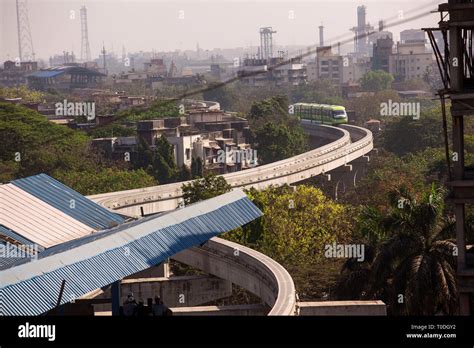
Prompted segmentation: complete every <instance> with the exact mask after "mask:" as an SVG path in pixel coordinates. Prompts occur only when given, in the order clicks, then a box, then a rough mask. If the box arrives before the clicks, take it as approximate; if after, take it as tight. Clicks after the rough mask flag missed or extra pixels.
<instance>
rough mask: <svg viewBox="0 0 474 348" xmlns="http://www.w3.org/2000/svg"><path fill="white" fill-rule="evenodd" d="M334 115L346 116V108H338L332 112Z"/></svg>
mask: <svg viewBox="0 0 474 348" xmlns="http://www.w3.org/2000/svg"><path fill="white" fill-rule="evenodd" d="M332 116H333V117H334V118H345V117H346V116H347V115H346V112H345V111H344V110H336V111H333V112H332Z"/></svg>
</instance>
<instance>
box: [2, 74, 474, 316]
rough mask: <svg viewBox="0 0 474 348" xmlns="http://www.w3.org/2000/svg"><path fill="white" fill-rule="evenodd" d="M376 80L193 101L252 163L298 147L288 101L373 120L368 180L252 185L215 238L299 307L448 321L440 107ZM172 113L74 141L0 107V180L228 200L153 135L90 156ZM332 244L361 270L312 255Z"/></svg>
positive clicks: (449, 220) (223, 187) (224, 90)
mask: <svg viewBox="0 0 474 348" xmlns="http://www.w3.org/2000/svg"><path fill="white" fill-rule="evenodd" d="M387 75H388V74H385V73H381V72H379V71H376V72H372V73H369V74H367V75H366V76H364V78H363V80H362V87H363V88H364V90H365V91H369V92H370V93H366V94H365V95H363V96H361V97H359V98H348V99H344V98H342V95H341V92H340V91H339V90H338V89H337V88H335V87H334V86H333V85H332V84H331V83H330V82H329V81H324V80H323V81H317V82H311V83H310V84H308V85H305V86H280V87H276V86H269V87H265V88H249V87H245V88H244V87H243V86H242V85H241V84H240V83H233V84H230V85H226V86H221V87H218V88H210V89H209V90H208V91H205V92H204V93H203V96H204V99H206V100H215V101H218V102H220V103H221V106H222V107H223V108H225V109H226V110H229V111H236V112H239V115H240V116H243V117H246V118H247V119H248V120H249V124H250V128H251V130H252V139H251V141H252V143H253V144H252V145H253V146H254V147H255V148H256V149H257V150H258V156H259V163H260V164H264V163H270V162H273V161H278V160H280V159H284V158H288V157H291V156H294V155H296V154H300V153H302V152H304V151H306V150H308V145H307V139H306V136H305V134H304V133H303V132H302V129H301V128H300V126H299V124H298V121H297V120H296V119H295V118H294V117H292V116H291V115H289V113H288V106H289V104H290V103H294V102H300V101H307V102H316V103H328V104H341V105H344V106H346V108H347V109H348V110H353V111H355V112H356V117H355V119H353V121H354V122H355V123H356V124H357V125H360V126H364V124H365V122H366V121H367V120H368V119H370V118H376V119H379V120H381V121H382V131H381V132H380V134H378V135H376V147H377V148H378V150H379V151H378V153H377V155H375V154H374V153H373V154H371V159H370V164H369V167H368V172H367V173H366V174H365V175H364V176H363V177H362V178H361V179H360V180H359V182H358V183H357V186H356V187H350V188H349V187H348V188H347V190H346V192H345V193H344V194H342V195H341V196H339V197H338V198H339V200H338V201H337V202H335V201H334V200H332V199H331V198H329V197H331V193H330V192H329V191H324V187H322V186H321V187H314V186H312V182H308V183H306V185H301V186H299V187H298V188H297V189H295V190H293V188H289V187H281V188H270V189H267V190H264V191H261V192H259V191H256V190H253V189H252V190H249V191H248V192H247V194H248V196H249V197H250V199H252V201H253V202H254V203H255V204H256V205H257V206H258V207H259V208H260V209H261V210H262V211H263V212H264V216H263V217H262V218H260V219H258V220H256V221H254V222H252V223H250V224H249V225H247V226H244V227H243V228H240V229H237V230H235V231H232V232H230V233H228V234H226V235H225V238H228V239H230V240H233V241H235V242H238V243H241V244H243V245H246V246H249V247H251V248H254V249H256V250H259V251H260V252H263V253H265V254H267V255H269V256H270V257H272V258H274V259H275V260H276V261H278V262H280V263H281V264H282V265H283V266H285V267H286V268H287V269H288V271H289V272H290V274H291V275H292V277H293V279H294V280H295V284H296V287H297V290H298V293H299V296H300V298H301V299H304V300H321V299H327V298H332V299H382V300H384V301H385V302H386V303H387V304H388V305H389V313H390V314H401V315H407V314H420V315H425V314H453V313H454V312H455V308H456V305H457V297H456V296H457V295H456V283H455V281H454V280H453V279H454V270H455V268H456V264H455V257H454V249H453V248H454V244H453V237H454V232H453V222H454V221H453V214H452V206H451V205H449V204H446V202H447V192H448V190H447V187H446V184H445V183H446V181H447V172H448V170H447V165H446V161H445V152H444V140H443V136H442V120H441V110H440V107H439V103H438V102H436V101H432V100H429V99H414V100H405V99H401V98H400V96H399V94H398V93H397V92H396V91H394V90H391V89H389V88H390V84H391V83H392V80H393V78H391V76H387ZM426 82H429V81H421V80H420V81H408V82H406V83H405V87H406V89H414V88H426ZM2 93H3V95H8V96H9V97H14V96H16V95H19V94H21V95H22V96H24V98H25V100H31V101H34V100H39V99H38V98H42V97H43V96H40V95H36V94H32V95H30V94H29V93H30V92H29V91H28V90H25V89H23V90H19V91H17V92H12V93H13V94H11V93H10V91H8V93H6V92H5V90H3V91H2V90H0V96H1V95H2ZM15 93H17V94H15ZM389 100H391V101H392V102H402V101H403V102H406V101H410V102H412V101H414V102H419V103H420V105H421V117H420V119H413V117H401V116H400V117H395V116H386V117H385V116H383V117H382V115H381V103H386V102H388V101H389ZM179 114H180V110H179V105H178V103H176V102H174V101H173V102H170V101H163V100H161V101H157V102H156V103H154V104H153V105H152V107H151V108H146V109H145V108H134V109H129V110H126V111H122V112H120V113H119V114H118V117H117V123H115V124H112V125H107V126H103V127H99V128H97V129H94V130H92V131H91V132H89V134H88V135H86V134H85V133H82V132H80V131H74V130H71V129H68V128H66V127H62V126H57V125H54V124H51V123H50V122H48V121H47V120H46V119H45V118H44V117H42V116H41V115H38V114H37V113H36V112H34V111H31V110H29V109H26V108H23V107H19V106H14V105H10V104H0V141H1V142H2V147H1V148H0V181H1V182H6V181H9V180H11V179H14V178H18V177H24V176H28V175H33V174H37V173H40V172H45V173H47V174H50V175H52V176H54V177H56V178H58V179H59V180H61V181H63V182H64V183H65V184H67V185H70V186H72V187H73V188H75V189H77V190H79V191H80V192H81V193H84V194H93V193H100V192H107V191H113V190H123V189H130V188H137V187H144V186H151V185H156V184H157V183H160V184H164V183H169V182H175V181H178V180H182V181H185V180H190V179H191V178H198V179H197V180H195V181H193V182H192V183H190V184H187V185H184V186H183V192H184V200H185V204H192V203H194V202H197V201H200V200H203V199H208V198H211V197H215V196H218V195H220V194H223V193H225V192H228V191H229V190H230V186H229V185H228V184H227V183H226V181H225V180H224V179H223V178H222V177H217V176H214V175H207V174H206V173H205V170H204V169H203V164H202V160H201V159H194V160H193V161H192V165H191V168H177V167H176V165H175V164H174V161H173V155H172V147H171V145H170V144H169V143H168V141H167V140H166V138H165V137H161V138H158V139H156V149H155V150H152V149H151V148H150V147H149V146H148V144H146V142H144V141H143V139H141V140H140V143H139V147H138V154H137V156H136V158H133V160H132V162H130V163H126V162H112V161H108V160H105V159H104V158H102V157H101V156H100V155H99V154H96V153H94V152H93V151H92V150H91V148H90V139H91V136H94V137H105V136H112V135H114V136H129V135H133V134H134V132H135V130H134V129H133V128H128V126H129V125H130V122H134V121H137V120H145V119H153V118H160V117H169V116H171V117H177V116H179ZM449 118H450V117H448V119H449ZM465 126H466V133H467V135H466V137H465V143H466V154H465V155H466V163H467V165H470V166H473V165H474V135H473V134H474V122H473V121H472V120H466V125H465ZM449 128H450V125H448V129H449ZM449 141H450V142H451V139H450V140H449ZM18 155H19V156H20V157H19V158H18ZM467 215H468V216H467V225H468V228H469V230H468V242H470V243H474V214H473V211H472V210H470V209H468V210H467ZM333 242H336V243H338V244H363V245H364V246H365V260H364V262H357V261H356V260H354V259H349V260H344V259H328V258H326V257H325V255H324V247H325V245H327V244H331V243H333ZM400 295H402V296H401V297H400Z"/></svg>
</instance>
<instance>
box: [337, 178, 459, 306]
mask: <svg viewBox="0 0 474 348" xmlns="http://www.w3.org/2000/svg"><path fill="white" fill-rule="evenodd" d="M389 199H390V202H391V209H390V211H389V212H388V213H387V215H386V216H385V217H382V218H380V217H375V218H376V219H377V220H376V224H375V225H376V226H377V228H379V229H382V230H384V231H385V232H386V234H387V235H386V237H385V238H384V239H383V242H382V243H379V245H378V247H377V251H376V253H375V258H374V259H373V261H372V262H370V264H368V265H365V266H364V267H366V269H367V270H368V273H369V275H368V276H367V279H366V287H364V290H363V292H362V293H361V295H362V296H361V297H365V298H378V299H383V300H385V301H386V303H387V304H388V305H389V308H390V311H391V312H392V313H393V314H406V315H434V314H455V312H456V309H457V303H458V298H457V285H456V273H455V270H456V256H457V254H456V252H457V249H456V244H455V241H454V240H451V239H446V238H447V236H449V235H451V234H452V232H453V226H454V224H453V221H446V220H445V219H444V218H443V210H444V191H443V190H441V189H436V188H435V187H434V186H432V187H431V190H429V191H428V192H426V193H424V194H423V195H422V196H421V199H420V201H418V202H417V200H416V199H415V198H414V197H413V196H412V195H411V194H410V193H409V192H408V190H406V189H405V188H403V187H402V188H400V189H398V190H396V191H394V192H392V193H391V194H390V195H389ZM359 267H360V266H359ZM346 279H347V278H346ZM341 284H345V283H344V281H342V282H341ZM356 284H357V282H356ZM346 287H347V283H346Z"/></svg>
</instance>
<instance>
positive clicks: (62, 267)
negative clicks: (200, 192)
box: [0, 190, 262, 315]
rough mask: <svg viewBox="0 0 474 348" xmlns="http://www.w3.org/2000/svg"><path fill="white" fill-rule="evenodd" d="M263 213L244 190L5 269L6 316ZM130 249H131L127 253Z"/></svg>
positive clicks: (45, 305) (111, 278)
mask: <svg viewBox="0 0 474 348" xmlns="http://www.w3.org/2000/svg"><path fill="white" fill-rule="evenodd" d="M261 215H262V212H261V211H260V210H259V209H258V208H257V207H256V206H255V205H254V204H253V203H252V202H251V201H250V200H249V199H248V198H247V196H246V195H245V194H244V193H243V192H242V191H241V190H235V191H233V192H230V193H227V194H224V195H222V196H219V197H216V198H213V199H210V200H207V201H203V202H200V203H196V204H193V205H191V206H188V207H186V208H183V209H179V210H175V211H173V212H170V213H167V214H162V215H158V216H151V217H148V218H143V219H141V220H138V221H134V222H130V223H125V224H123V225H121V226H118V227H115V228H112V229H109V230H106V231H103V232H100V233H97V234H94V235H92V236H86V237H83V238H80V239H75V240H71V241H70V242H67V243H64V244H61V245H58V246H56V247H53V248H50V249H48V250H45V251H43V252H40V253H39V254H38V255H37V260H36V261H35V262H28V261H29V260H21V261H19V262H17V263H14V264H13V265H12V264H9V265H7V266H5V267H4V268H3V269H1V270H0V277H1V279H2V283H1V285H0V286H1V291H2V294H4V296H3V302H2V305H3V307H2V314H4V315H39V314H42V313H45V312H47V311H49V310H51V309H53V308H54V307H55V305H56V302H57V301H58V292H59V289H60V288H61V287H62V284H63V285H64V286H63V290H64V292H63V296H62V298H61V299H60V304H65V303H67V302H70V301H71V300H73V299H77V298H79V297H81V296H83V295H85V294H87V293H90V292H91V291H93V290H95V289H98V288H102V287H105V286H107V285H109V284H112V283H114V282H117V281H119V280H121V279H123V278H125V277H127V276H130V275H132V274H134V273H137V272H140V271H143V270H145V269H147V268H150V267H152V266H155V265H157V264H159V263H161V262H162V261H164V260H166V259H167V258H168V257H170V256H172V255H174V254H176V253H178V252H180V251H182V250H185V249H187V248H190V247H192V246H198V245H200V244H203V243H204V242H206V241H208V240H209V239H210V238H212V237H214V236H217V235H219V234H221V233H225V232H228V231H231V230H233V229H235V228H237V227H240V226H242V225H245V224H247V223H249V222H251V221H252V220H254V219H256V218H258V217H260V216H261ZM124 250H129V253H126V252H124Z"/></svg>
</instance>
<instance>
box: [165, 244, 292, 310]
mask: <svg viewBox="0 0 474 348" xmlns="http://www.w3.org/2000/svg"><path fill="white" fill-rule="evenodd" d="M171 258H172V259H174V260H176V261H179V262H182V263H184V264H187V265H190V266H193V267H195V268H198V269H201V270H203V271H205V272H206V273H209V274H213V275H215V276H217V277H220V278H225V279H228V280H230V281H231V282H232V283H233V284H237V285H239V286H241V287H243V288H244V289H247V290H248V291H250V292H251V293H253V294H255V295H257V296H258V297H260V298H261V299H262V301H263V302H264V303H265V304H266V305H268V306H269V307H271V311H270V313H269V315H294V314H295V305H296V290H295V285H294V283H293V279H292V278H291V276H290V274H289V273H288V272H287V271H286V270H285V269H284V268H283V267H282V266H281V265H280V264H278V263H277V262H276V261H274V260H272V259H271V258H269V257H268V256H266V255H264V254H261V253H259V252H258V251H255V250H252V249H250V248H247V247H244V246H242V245H239V244H237V243H233V242H229V241H227V240H224V239H221V238H216V237H214V238H212V239H210V240H209V241H208V242H207V243H206V244H205V245H204V246H203V247H199V248H198V247H193V248H189V249H186V250H184V251H182V252H180V253H178V254H176V255H174V256H172V257H171Z"/></svg>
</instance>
